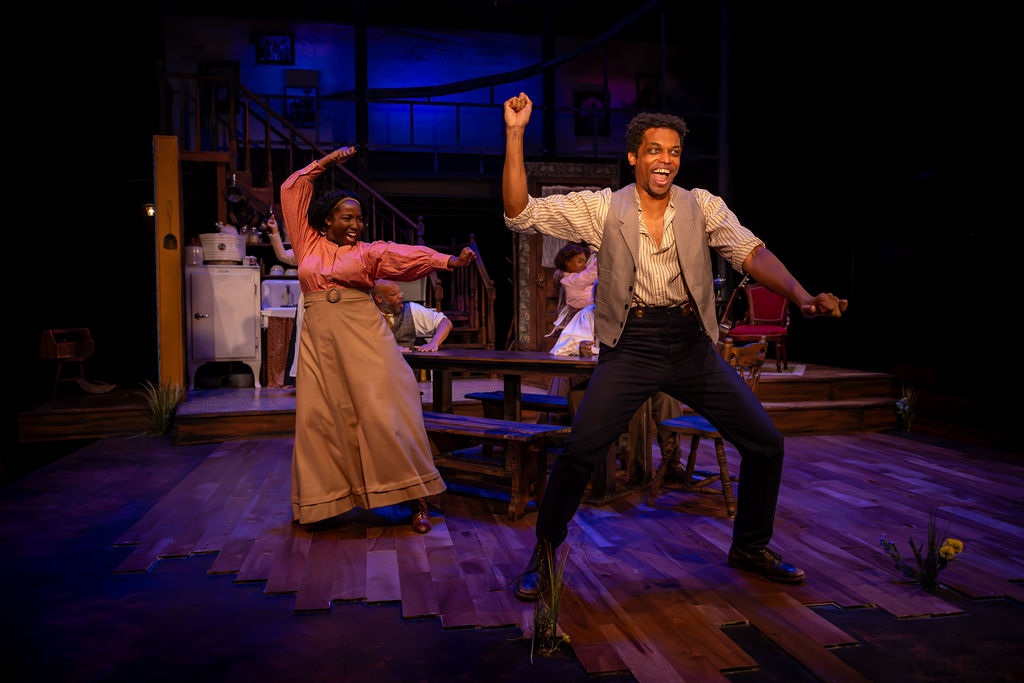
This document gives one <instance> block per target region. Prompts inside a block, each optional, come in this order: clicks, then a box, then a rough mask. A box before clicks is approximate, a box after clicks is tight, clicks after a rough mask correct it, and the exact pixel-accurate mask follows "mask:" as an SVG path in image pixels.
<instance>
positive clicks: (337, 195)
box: [306, 190, 359, 232]
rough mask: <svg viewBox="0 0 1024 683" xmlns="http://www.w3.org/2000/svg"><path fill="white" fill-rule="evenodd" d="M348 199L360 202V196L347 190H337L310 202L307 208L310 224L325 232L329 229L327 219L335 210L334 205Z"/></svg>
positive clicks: (307, 217)
mask: <svg viewBox="0 0 1024 683" xmlns="http://www.w3.org/2000/svg"><path fill="white" fill-rule="evenodd" d="M346 199H351V200H353V201H355V202H356V203H358V202H359V197H357V196H355V195H354V194H352V193H351V192H346V191H345V190H335V191H333V192H328V193H327V194H325V195H323V196H321V197H317V198H316V199H314V200H313V201H311V202H310V203H309V208H308V209H307V210H306V220H308V221H309V224H310V226H312V227H313V228H315V229H316V230H319V231H320V232H323V231H324V230H326V229H327V226H326V224H325V219H326V218H327V217H328V216H329V215H330V214H331V211H334V207H336V206H337V205H338V204H339V203H341V202H343V201H345V200H346Z"/></svg>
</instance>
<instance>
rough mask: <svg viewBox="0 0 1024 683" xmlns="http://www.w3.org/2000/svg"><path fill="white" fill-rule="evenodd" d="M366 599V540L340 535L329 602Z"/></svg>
mask: <svg viewBox="0 0 1024 683" xmlns="http://www.w3.org/2000/svg"><path fill="white" fill-rule="evenodd" d="M365 599H366V538H365V537H360V535H358V534H356V533H352V534H348V535H347V537H346V535H344V534H343V535H342V537H341V538H340V539H339V540H338V547H337V552H336V555H335V564H334V576H333V578H332V581H331V600H340V601H349V600H365Z"/></svg>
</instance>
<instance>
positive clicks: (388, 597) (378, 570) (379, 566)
mask: <svg viewBox="0 0 1024 683" xmlns="http://www.w3.org/2000/svg"><path fill="white" fill-rule="evenodd" d="M401 599H402V587H401V581H400V580H399V578H398V551H397V550H370V551H369V552H367V553H366V601H367V602H393V601H395V600H401Z"/></svg>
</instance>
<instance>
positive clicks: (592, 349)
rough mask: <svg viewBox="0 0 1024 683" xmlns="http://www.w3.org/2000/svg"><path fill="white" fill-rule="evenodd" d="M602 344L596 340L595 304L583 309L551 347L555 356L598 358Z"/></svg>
mask: <svg viewBox="0 0 1024 683" xmlns="http://www.w3.org/2000/svg"><path fill="white" fill-rule="evenodd" d="M599 352H600V344H599V343H598V342H597V340H596V339H595V338H594V304H593V303H591V304H590V305H588V306H586V307H584V308H581V309H580V310H579V312H578V313H577V314H576V315H574V316H573V318H572V320H570V321H569V324H568V325H566V326H565V327H564V328H562V333H561V334H560V335H558V341H557V342H555V345H554V346H553V347H551V354H552V355H554V356H596V355H597V354H598V353H599Z"/></svg>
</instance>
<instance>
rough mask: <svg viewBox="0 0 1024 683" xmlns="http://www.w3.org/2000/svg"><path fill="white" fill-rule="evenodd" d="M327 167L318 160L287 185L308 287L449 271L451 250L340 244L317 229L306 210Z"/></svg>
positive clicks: (286, 208) (285, 195)
mask: <svg viewBox="0 0 1024 683" xmlns="http://www.w3.org/2000/svg"><path fill="white" fill-rule="evenodd" d="M323 172H324V169H323V168H321V167H320V165H318V164H317V163H316V162H313V163H311V164H310V165H308V166H306V167H305V168H303V169H300V170H298V171H296V172H295V173H292V174H291V176H289V177H288V180H286V181H284V184H282V185H281V210H282V212H283V213H284V221H285V225H286V226H287V228H288V234H289V235H290V236H291V239H292V249H293V250H294V251H295V257H296V258H297V259H298V262H299V286H300V287H301V288H302V291H303V292H317V291H323V290H327V289H331V288H332V287H352V288H356V289H369V288H370V287H372V286H373V283H374V281H375V280H379V279H381V278H384V279H388V280H403V281H410V280H418V279H419V278H421V277H423V276H424V275H426V274H427V273H430V272H431V271H434V270H448V259H449V258H451V257H450V256H448V255H447V254H442V253H439V252H436V251H434V250H433V249H430V248H428V247H419V246H414V245H411V244H396V243H395V242H371V243H366V242H356V243H355V244H352V245H348V246H342V245H340V244H335V243H334V242H331V241H330V240H329V239H327V238H326V237H325V236H324V235H322V234H320V232H319V231H318V230H316V229H315V228H313V227H312V226H311V225H310V224H309V221H308V220H307V219H306V210H307V209H308V208H309V203H310V201H312V199H313V180H314V179H315V178H316V177H317V176H318V175H320V174H321V173H323Z"/></svg>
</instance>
